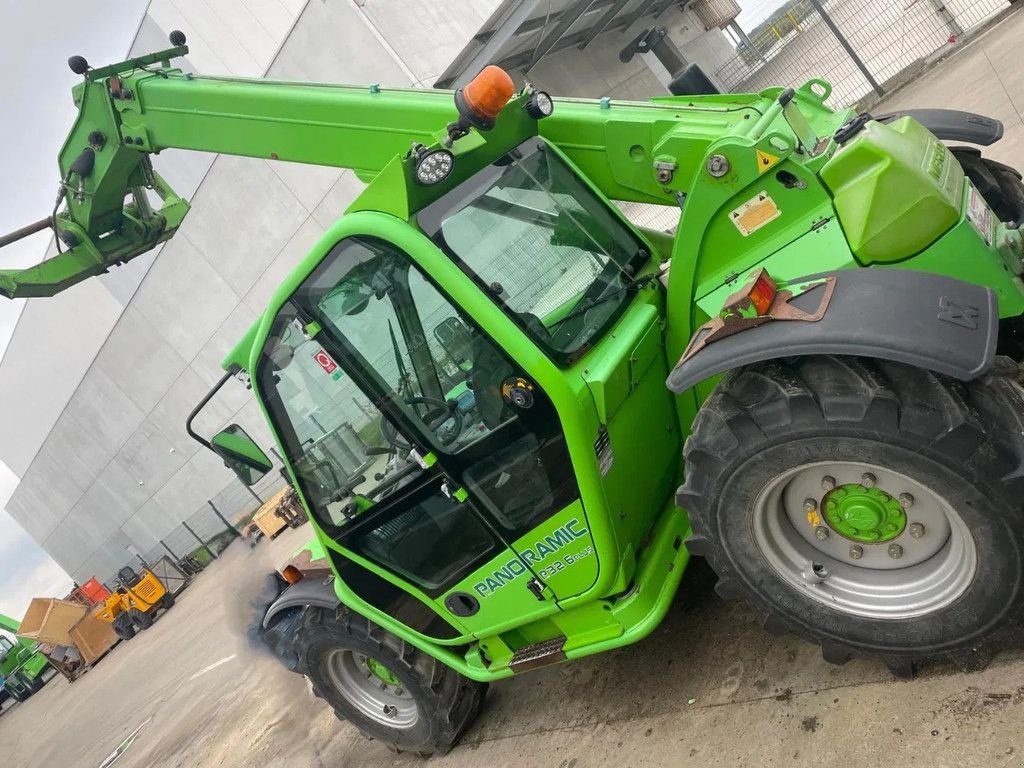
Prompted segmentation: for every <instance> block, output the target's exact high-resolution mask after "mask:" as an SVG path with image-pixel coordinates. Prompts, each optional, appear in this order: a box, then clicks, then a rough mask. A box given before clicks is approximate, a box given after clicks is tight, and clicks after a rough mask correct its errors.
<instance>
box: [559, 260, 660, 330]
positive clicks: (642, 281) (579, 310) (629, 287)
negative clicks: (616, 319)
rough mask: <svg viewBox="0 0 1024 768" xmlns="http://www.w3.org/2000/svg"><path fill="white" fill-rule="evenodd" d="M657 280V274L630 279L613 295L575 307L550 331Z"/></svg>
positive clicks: (600, 297) (598, 297) (597, 298)
mask: <svg viewBox="0 0 1024 768" xmlns="http://www.w3.org/2000/svg"><path fill="white" fill-rule="evenodd" d="M657 279H658V275H657V274H656V273H655V274H651V275H644V276H643V277H634V278H632V279H630V281H629V282H627V283H626V284H625V285H622V286H621V287H619V288H616V289H615V290H614V291H612V292H611V293H606V294H604V295H603V296H597V297H596V298H593V299H590V300H588V301H586V302H584V303H583V304H581V305H579V306H578V307H575V308H574V309H573V310H572V311H571V312H569V313H568V314H566V315H565V316H564V317H560V318H558V319H557V320H555V322H553V323H552V324H551V328H549V329H548V330H553V329H554V328H556V327H557V326H559V325H561V324H562V323H564V322H565V321H566V320H571V319H572V318H574V317H579V316H580V315H582V314H583V313H584V312H586V311H587V310H590V309H593V308H594V307H596V306H597V305H598V304H604V303H605V302H606V301H609V300H611V299H614V298H615V297H617V296H621V295H622V294H624V293H628V292H630V291H634V290H639V289H640V288H643V287H644V286H645V285H650V284H651V283H653V282H654V281H655V280H657Z"/></svg>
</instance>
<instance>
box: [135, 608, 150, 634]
mask: <svg viewBox="0 0 1024 768" xmlns="http://www.w3.org/2000/svg"><path fill="white" fill-rule="evenodd" d="M131 617H132V623H133V624H134V625H135V626H136V627H138V628H139V629H140V630H146V629H149V628H150V627H152V626H153V616H152V615H151V614H149V613H146V612H143V611H140V610H139V609H138V608H132V609H131Z"/></svg>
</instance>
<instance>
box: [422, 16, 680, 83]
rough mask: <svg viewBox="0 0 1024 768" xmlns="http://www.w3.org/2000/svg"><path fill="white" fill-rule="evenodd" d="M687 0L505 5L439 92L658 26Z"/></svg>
mask: <svg viewBox="0 0 1024 768" xmlns="http://www.w3.org/2000/svg"><path fill="white" fill-rule="evenodd" d="M687 2H688V0H504V2H502V4H501V5H500V6H498V8H497V10H495V12H494V13H493V14H491V17H490V18H489V19H488V20H487V22H486V23H485V24H484V26H483V27H482V28H481V29H480V31H479V32H477V33H476V34H475V35H474V36H473V37H472V39H470V41H469V43H468V44H467V45H466V47H465V48H463V49H462V52H461V53H460V54H459V55H458V56H457V57H456V58H455V61H453V62H452V63H451V64H450V65H449V66H448V69H446V70H445V71H444V73H443V74H442V75H441V76H440V77H439V78H438V79H437V82H435V83H434V87H435V88H457V87H459V86H462V85H465V83H466V82H467V81H469V80H470V79H471V78H472V77H473V76H474V75H476V73H477V72H479V71H480V70H481V69H483V68H484V67H485V66H486V65H488V64H497V65H499V66H501V67H503V68H505V69H520V70H524V71H529V70H530V68H531V67H533V66H534V65H536V64H537V62H539V61H540V60H541V59H543V58H544V57H545V56H548V55H550V54H552V53H556V52H558V51H561V50H564V49H566V48H571V47H574V46H575V47H576V48H579V49H580V50H583V49H585V48H586V47H587V46H589V45H591V44H593V42H594V41H595V40H596V39H597V38H598V37H599V36H601V35H603V34H606V33H608V32H614V31H620V32H621V31H622V30H625V29H629V27H631V26H632V25H633V24H634V23H635V22H637V21H639V20H640V19H644V18H650V19H651V20H652V21H654V20H656V19H657V18H658V17H659V16H661V15H662V14H663V13H664V12H665V11H667V10H668V9H669V8H671V7H672V6H680V7H682V6H685V5H686V4H687Z"/></svg>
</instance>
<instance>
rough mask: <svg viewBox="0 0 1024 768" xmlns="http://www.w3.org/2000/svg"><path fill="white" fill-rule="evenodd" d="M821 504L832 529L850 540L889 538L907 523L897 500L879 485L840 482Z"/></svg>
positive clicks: (873, 540)
mask: <svg viewBox="0 0 1024 768" xmlns="http://www.w3.org/2000/svg"><path fill="white" fill-rule="evenodd" d="M824 508H825V520H826V521H827V522H828V524H829V525H830V526H832V529H833V530H834V531H836V533H838V534H840V535H842V536H845V537H846V538H848V539H851V540H852V541H859V542H864V543H866V544H878V543H881V542H883V541H890V540H891V539H895V538H896V537H897V536H899V535H900V534H901V533H903V529H904V528H906V526H907V515H906V513H905V512H904V511H903V507H902V506H901V505H900V503H899V501H898V500H897V499H894V498H893V497H892V496H890V495H889V494H888V493H886V492H885V491H883V490H881V489H880V488H866V487H864V486H863V485H859V484H855V483H850V484H848V485H841V486H839V487H838V488H835V489H834V490H832V491H831V492H830V493H829V494H828V496H827V497H826V499H825V504H824Z"/></svg>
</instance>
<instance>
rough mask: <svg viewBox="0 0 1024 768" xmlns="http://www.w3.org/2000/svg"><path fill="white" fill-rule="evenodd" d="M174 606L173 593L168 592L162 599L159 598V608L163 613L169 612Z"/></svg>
mask: <svg viewBox="0 0 1024 768" xmlns="http://www.w3.org/2000/svg"><path fill="white" fill-rule="evenodd" d="M173 606H174V593H173V592H168V593H166V594H165V595H164V596H163V597H162V598H160V607H161V608H163V609H164V610H165V611H169V610H171V608H172V607H173Z"/></svg>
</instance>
